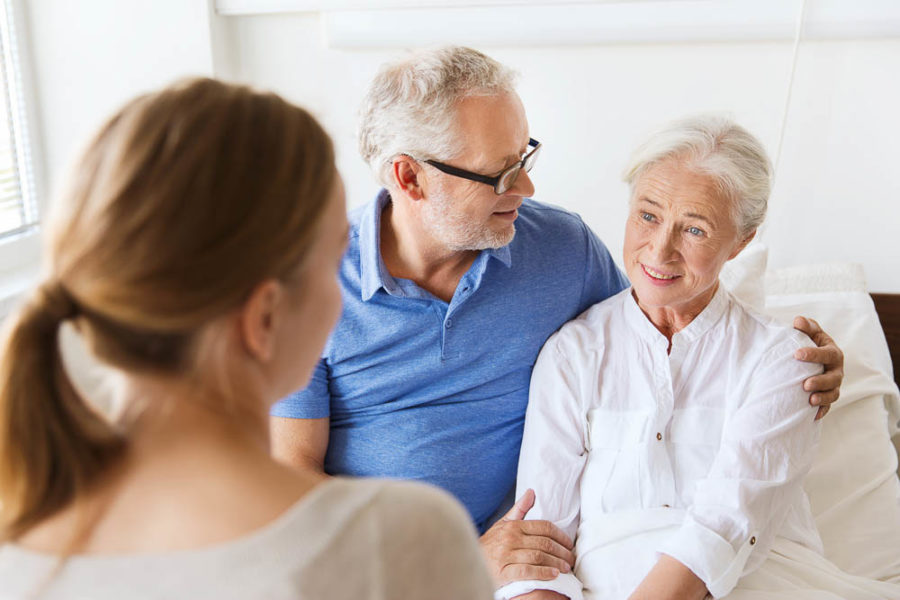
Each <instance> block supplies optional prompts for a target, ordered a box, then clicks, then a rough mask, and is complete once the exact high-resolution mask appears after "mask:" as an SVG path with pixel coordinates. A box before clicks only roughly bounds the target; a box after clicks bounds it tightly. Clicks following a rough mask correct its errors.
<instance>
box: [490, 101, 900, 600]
mask: <svg viewBox="0 0 900 600" xmlns="http://www.w3.org/2000/svg"><path fill="white" fill-rule="evenodd" d="M770 173H771V169H770V163H769V160H768V158H767V156H766V154H765V151H764V150H763V148H762V146H761V145H760V143H759V142H758V141H757V140H756V139H755V138H754V137H753V136H752V135H750V134H749V133H747V132H746V131H745V130H744V129H742V128H741V127H739V126H737V125H735V124H733V123H731V122H730V121H728V120H725V119H721V118H716V117H699V118H694V119H689V120H685V121H682V122H678V123H676V124H674V125H672V126H670V127H669V128H667V129H665V130H663V131H662V132H660V133H658V134H657V135H655V136H654V137H652V138H651V139H650V140H649V141H648V142H647V143H646V144H644V145H643V146H642V147H640V148H639V149H638V151H637V152H636V153H635V155H634V157H633V159H632V162H631V165H630V167H629V168H628V169H627V175H626V180H627V182H628V183H629V184H630V186H631V192H632V194H631V203H630V210H629V215H628V221H627V225H626V231H625V249H624V264H625V269H626V271H627V273H628V276H629V278H630V280H631V284H632V287H631V288H630V289H626V290H624V291H623V292H621V293H619V294H618V295H616V296H613V297H612V298H609V299H607V300H606V301H604V302H601V303H599V304H597V305H595V306H593V307H592V308H590V309H589V310H587V311H586V312H585V313H584V314H582V315H581V316H580V317H579V318H578V319H576V320H574V321H572V322H570V323H568V324H566V325H565V326H564V327H563V328H562V329H561V330H560V331H559V332H558V333H557V334H556V335H554V336H553V337H551V338H550V340H549V341H548V342H547V344H546V345H545V346H544V348H543V350H542V352H541V354H540V357H539V358H538V360H537V364H536V366H535V369H534V373H533V376H532V382H531V396H530V399H529V405H528V413H527V417H526V423H525V435H524V440H523V443H522V452H521V458H520V462H519V478H518V486H519V491H520V493H521V491H522V490H526V489H529V488H530V489H533V490H534V491H535V493H536V504H535V507H534V509H533V510H532V512H531V513H530V514H529V518H532V519H548V520H550V521H553V522H554V523H555V524H556V525H557V526H559V527H560V528H561V529H562V530H563V531H565V532H566V533H567V534H568V535H569V536H571V537H576V534H577V538H576V539H577V541H576V556H577V560H576V565H575V571H574V573H568V572H562V573H560V574H559V576H558V577H556V579H554V580H552V581H520V582H516V583H513V584H510V585H508V586H506V587H505V588H502V589H501V590H500V591H499V592H498V596H504V597H506V598H512V597H523V598H561V597H569V598H572V599H580V598H582V597H585V598H603V599H605V600H607V599H608V600H614V599H619V598H629V597H630V598H645V597H647V598H649V597H652V598H654V599H656V600H659V599H663V598H680V599H685V598H698V599H699V598H703V597H704V596H705V595H706V594H707V593H709V594H711V595H712V596H714V597H716V598H719V597H723V596H728V597H729V598H739V597H740V598H746V597H753V598H757V597H761V598H771V597H773V596H772V595H771V594H770V593H769V592H778V591H787V590H791V592H790V597H791V598H796V597H802V598H834V597H840V598H886V597H894V596H892V595H894V594H897V588H895V587H894V586H890V585H888V584H882V583H880V582H871V581H866V580H861V579H859V578H853V577H850V576H847V575H845V574H843V573H841V572H839V571H838V570H837V569H836V568H835V567H834V566H833V565H831V564H830V563H828V562H827V561H826V560H825V559H824V558H823V557H822V555H821V553H822V547H821V542H820V540H819V537H818V534H817V532H816V528H815V524H814V522H813V518H812V515H811V512H810V508H809V502H808V500H807V498H806V495H805V493H804V490H803V487H802V482H803V477H804V476H805V475H806V473H807V471H808V470H809V468H810V464H811V463H812V460H813V456H814V449H815V446H816V441H817V438H818V433H819V432H818V424H817V422H816V421H815V419H814V417H815V408H813V407H810V405H809V403H808V402H807V393H806V392H804V391H803V388H802V385H801V384H802V382H803V380H804V379H805V378H806V377H808V376H810V375H812V374H813V373H814V372H816V371H819V370H820V369H821V365H814V364H809V363H803V362H799V361H797V360H795V359H794V357H793V356H794V352H795V351H796V350H797V349H798V348H800V347H803V346H807V345H809V344H810V341H809V339H807V338H806V337H805V336H804V335H802V334H800V333H798V332H796V331H793V330H791V329H788V328H785V327H783V326H781V325H778V324H776V323H774V322H772V321H771V320H770V319H768V318H766V317H764V316H761V315H759V314H757V313H754V312H753V311H752V310H750V309H748V308H747V307H746V306H744V305H742V304H741V303H740V302H739V301H738V300H736V299H735V298H734V297H733V296H732V295H731V294H730V293H728V291H726V290H725V289H723V288H722V286H720V285H719V272H720V271H721V269H722V267H723V266H724V264H725V263H726V262H727V261H728V260H730V259H732V258H734V257H735V256H737V254H738V253H740V252H741V250H742V249H743V248H744V247H745V246H746V245H747V244H748V243H749V242H750V240H752V239H753V236H754V235H755V233H756V229H757V227H758V226H759V225H760V223H761V222H762V220H763V218H764V216H765V211H766V202H767V198H768V195H769V189H770ZM749 590H753V591H752V592H751V591H749ZM797 590H803V591H797ZM815 590H828V591H822V592H817V591H815ZM757 594H761V595H757ZM779 597H781V596H779Z"/></svg>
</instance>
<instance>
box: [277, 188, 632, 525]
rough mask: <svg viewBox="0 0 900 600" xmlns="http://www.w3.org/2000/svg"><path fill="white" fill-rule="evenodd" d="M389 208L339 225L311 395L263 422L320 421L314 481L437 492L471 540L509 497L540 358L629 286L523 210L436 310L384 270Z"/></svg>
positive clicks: (591, 247) (579, 234)
mask: <svg viewBox="0 0 900 600" xmlns="http://www.w3.org/2000/svg"><path fill="white" fill-rule="evenodd" d="M388 202H390V196H389V195H388V193H387V191H386V190H382V191H381V192H380V193H379V195H378V196H377V198H376V199H375V200H374V201H373V202H371V203H370V204H368V205H366V206H364V207H362V208H360V209H358V210H356V211H354V212H353V214H351V216H350V242H349V247H348V251H347V254H346V256H345V257H344V260H343V264H342V267H341V270H340V283H341V287H342V291H343V301H344V311H343V314H342V316H341V319H340V321H339V323H338V325H337V327H336V329H335V331H334V332H333V333H332V335H331V338H330V340H329V341H328V343H327V345H326V347H325V350H324V353H323V356H322V359H321V361H320V362H319V364H318V366H317V368H316V370H315V373H314V375H313V378H312V381H311V382H310V384H309V386H308V387H307V388H306V389H304V390H302V391H300V392H297V393H295V394H294V395H292V396H290V397H288V398H286V399H284V400H282V401H281V402H279V403H278V404H276V405H275V406H274V407H273V409H272V414H273V415H275V416H278V417H293V418H301V419H316V418H322V417H330V425H331V431H330V437H329V442H328V452H327V454H326V456H325V471H326V472H328V473H331V474H344V475H356V476H379V477H396V478H402V479H416V480H419V481H425V482H428V483H431V484H434V485H438V486H440V487H442V488H444V489H445V490H447V491H449V492H450V493H452V494H454V495H455V496H456V497H457V498H458V499H459V500H460V501H461V502H462V503H463V504H464V505H465V506H466V508H468V510H469V512H470V513H471V515H472V518H473V520H474V521H475V523H476V524H477V525H478V527H479V529H480V530H482V531H483V530H484V529H485V527H486V526H487V525H488V521H489V518H490V517H491V515H493V514H494V512H495V511H496V510H497V509H498V508H499V507H500V505H501V503H502V502H503V500H504V497H505V496H506V494H507V493H508V492H509V491H510V489H511V488H512V487H513V485H514V484H515V479H516V466H517V462H518V458H519V446H520V445H521V442H522V428H523V425H524V422H525V407H526V404H527V402H528V385H529V381H530V379H531V369H532V366H533V365H534V361H535V359H536V358H537V355H538V352H539V351H540V349H541V346H543V344H544V342H545V341H546V339H547V338H548V337H549V336H550V335H551V334H552V333H553V332H554V331H556V330H557V329H558V328H559V327H560V326H561V325H562V324H563V323H565V322H566V321H569V320H571V319H573V318H574V317H576V316H577V315H578V314H580V313H581V312H582V311H584V310H585V309H587V308H588V307H590V306H591V305H593V304H595V303H597V302H599V301H601V300H603V299H605V298H608V297H609V296H612V295H614V294H616V293H618V292H619V291H621V290H622V289H624V288H625V287H626V286H627V285H628V282H627V280H626V279H625V277H624V275H622V273H621V272H620V271H619V269H618V268H617V267H616V265H615V263H614V262H613V260H612V258H611V257H610V255H609V252H608V251H607V249H606V247H605V246H604V245H603V243H602V242H601V241H600V240H599V239H598V238H597V236H596V235H594V233H593V232H591V230H590V229H588V228H587V226H586V225H585V224H584V222H582V220H581V218H580V217H578V216H577V215H575V214H573V213H570V212H568V211H565V210H563V209H560V208H556V207H553V206H548V205H546V204H541V203H538V202H535V201H533V200H525V202H524V203H523V204H522V206H521V208H520V209H519V217H518V219H516V235H515V237H514V238H513V240H512V242H510V243H509V244H508V245H507V246H504V247H502V248H498V249H492V250H483V251H482V252H481V253H480V254H479V255H478V257H477V258H476V259H475V262H474V263H473V264H472V266H471V267H470V268H469V270H468V271H467V272H466V274H465V275H464V276H463V277H462V279H461V280H460V282H459V286H458V287H457V288H456V293H455V294H454V295H453V298H452V299H451V301H450V303H449V304H448V303H447V302H444V301H443V300H440V299H438V298H436V297H435V296H433V295H432V294H430V293H429V292H427V291H425V290H423V289H422V288H420V287H418V286H417V285H416V284H415V283H413V282H412V281H410V280H407V279H400V278H395V277H392V276H391V275H390V273H388V271H387V269H386V268H385V266H384V262H383V261H382V259H381V252H380V240H379V238H380V230H381V229H380V222H381V213H382V210H383V209H384V207H385V206H386V204H387V203H388Z"/></svg>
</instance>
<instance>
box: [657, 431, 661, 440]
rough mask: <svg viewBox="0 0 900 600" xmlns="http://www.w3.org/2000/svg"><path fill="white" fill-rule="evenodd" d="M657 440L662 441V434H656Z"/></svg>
mask: <svg viewBox="0 0 900 600" xmlns="http://www.w3.org/2000/svg"><path fill="white" fill-rule="evenodd" d="M656 439H657V440H659V441H662V434H661V433H657V434H656Z"/></svg>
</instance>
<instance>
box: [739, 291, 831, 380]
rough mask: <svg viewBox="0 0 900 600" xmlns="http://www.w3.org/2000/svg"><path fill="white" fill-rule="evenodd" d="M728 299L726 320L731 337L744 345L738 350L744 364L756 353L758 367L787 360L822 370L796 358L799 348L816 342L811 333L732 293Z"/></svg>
mask: <svg viewBox="0 0 900 600" xmlns="http://www.w3.org/2000/svg"><path fill="white" fill-rule="evenodd" d="M729 301H730V306H729V314H728V321H727V323H728V325H729V327H730V329H731V330H732V333H733V334H734V335H733V336H730V339H732V340H733V343H737V344H738V345H740V346H741V347H740V348H739V349H738V352H737V353H738V354H739V355H740V356H741V357H742V359H741V360H742V362H743V363H744V364H747V363H748V362H749V359H750V357H751V356H756V357H758V361H757V362H758V366H759V367H766V366H767V365H771V364H773V363H778V362H785V363H786V364H788V365H790V366H792V367H794V368H796V369H797V370H801V371H809V372H810V373H815V372H816V371H817V370H821V365H817V364H815V363H804V362H801V361H798V360H795V359H794V358H793V355H794V352H796V351H797V350H798V349H800V348H809V347H814V346H815V343H813V341H812V340H811V339H810V338H809V336H807V335H806V334H804V333H803V332H801V331H798V330H796V329H794V328H793V327H791V326H790V325H788V324H785V323H782V322H781V321H778V320H777V319H775V318H774V317H772V316H770V315H767V314H765V313H763V312H760V311H759V310H757V309H756V308H754V307H752V306H749V305H747V304H745V303H743V302H742V301H740V300H738V299H737V298H735V297H734V296H733V295H731V294H729Z"/></svg>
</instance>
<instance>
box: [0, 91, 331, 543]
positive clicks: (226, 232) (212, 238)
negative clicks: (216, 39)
mask: <svg viewBox="0 0 900 600" xmlns="http://www.w3.org/2000/svg"><path fill="white" fill-rule="evenodd" d="M74 174H75V176H74V179H73V181H72V182H71V185H70V186H69V187H68V189H67V191H66V193H65V194H64V195H63V197H62V198H61V199H60V201H59V202H57V207H56V214H55V215H54V217H55V219H54V220H53V222H52V223H51V227H50V228H49V232H48V233H49V235H48V236H47V238H46V241H47V242H48V243H47V258H48V263H49V274H48V277H47V279H46V280H45V282H44V283H43V284H42V285H41V286H40V287H39V288H38V289H37V291H36V292H35V293H34V294H33V295H32V296H31V297H30V298H29V299H28V300H27V302H26V303H25V304H24V305H23V306H22V308H21V309H20V310H19V311H18V313H17V314H15V315H13V316H11V317H10V318H9V319H8V320H7V323H6V328H5V329H6V331H5V336H4V339H3V342H2V343H3V345H2V349H0V352H2V355H0V537H2V538H7V539H10V538H15V537H17V536H19V535H21V534H22V533H23V532H25V531H26V530H28V529H29V528H30V527H32V526H33V525H35V524H36V523H38V522H39V521H41V520H42V519H44V518H46V517H47V516H49V515H51V514H53V513H54V512H56V511H58V510H59V509H61V508H62V507H64V506H66V505H67V504H68V503H70V502H71V501H72V500H73V499H75V498H76V496H77V495H78V494H79V493H81V492H82V491H83V490H85V489H86V487H87V486H88V485H90V484H91V483H92V482H93V481H95V480H96V478H97V476H98V475H99V474H100V473H101V472H103V471H104V470H105V469H107V468H108V467H109V466H110V465H111V463H113V462H114V461H115V460H116V458H117V457H119V456H121V455H122V452H123V450H124V448H125V446H126V441H125V440H124V438H123V437H122V435H121V434H120V433H118V432H117V431H116V429H115V428H114V427H113V426H112V425H111V424H110V423H109V422H108V421H106V420H105V419H104V418H102V417H101V416H100V415H98V414H97V413H96V412H94V411H93V410H92V409H91V408H89V407H88V405H87V404H86V403H85V402H84V401H83V400H82V399H81V398H80V397H79V396H78V393H77V392H76V391H75V389H74V387H73V386H72V384H71V383H70V381H69V380H68V378H67V376H66V373H65V371H64V368H63V365H62V362H61V357H60V354H59V349H58V331H59V327H60V324H61V323H62V322H63V321H65V320H66V319H70V318H74V319H76V321H75V322H76V324H77V327H78V329H79V331H80V332H81V333H82V334H83V335H84V337H85V338H86V340H87V342H88V345H89V347H90V348H91V350H92V351H93V352H94V353H95V354H96V355H97V356H98V357H99V358H100V359H102V360H104V361H106V362H108V363H110V364H112V365H114V366H117V367H119V368H122V369H125V370H127V371H132V372H148V371H153V372H162V373H171V374H180V373H184V372H187V371H188V370H189V369H191V368H193V366H194V365H193V359H194V354H195V353H194V345H195V344H194V341H195V338H196V337H197V333H198V331H199V330H200V328H201V327H202V326H203V325H205V324H208V323H209V322H210V321H211V320H213V319H214V318H216V317H219V316H221V315H223V314H225V313H227V312H228V311H230V310H232V309H234V308H235V307H237V306H239V305H240V304H241V303H242V302H243V301H244V300H245V299H246V298H247V296H248V295H249V293H250V292H251V291H252V289H253V288H254V287H255V286H256V285H257V284H258V283H259V282H260V281H262V280H264V279H266V278H269V277H278V278H285V277H287V276H288V275H289V274H290V273H291V272H293V271H294V270H295V269H296V267H297V266H298V265H299V263H300V262H301V261H302V259H303V257H304V256H305V255H306V253H307V252H308V250H309V248H310V245H311V243H312V242H313V240H314V234H315V231H316V225H317V222H318V220H319V218H320V216H321V214H322V212H323V209H324V206H325V205H326V200H327V199H328V198H329V196H330V194H331V193H332V190H333V186H334V185H335V177H336V171H335V167H334V153H333V149H332V145H331V141H330V139H329V138H328V135H327V134H326V133H325V132H324V130H323V129H322V128H321V127H320V126H319V124H318V123H317V122H316V121H315V119H314V118H313V117H312V116H310V115H309V113H307V112H306V111H304V110H303V109H301V108H298V107H296V106H293V105H291V104H289V103H288V102H286V101H284V100H283V99H281V98H280V97H278V96H276V95H274V94H271V93H261V92H257V91H253V90H251V89H249V88H246V87H241V86H235V85H229V84H225V83H221V82H218V81H214V80H210V79H194V80H188V81H184V82H181V83H178V84H175V85H173V86H171V87H168V88H166V89H164V90H162V91H160V92H157V93H154V94H149V95H146V96H142V97H139V98H137V99H135V100H133V101H131V102H130V103H129V104H127V105H126V106H125V107H124V108H123V109H121V110H120V111H119V112H118V113H117V114H116V115H115V116H113V117H112V118H111V119H110V120H109V121H108V122H107V123H106V124H105V125H104V126H103V127H102V128H101V130H100V132H99V133H98V134H97V136H96V137H95V138H94V140H93V141H92V143H91V144H90V145H89V146H88V148H87V150H86V151H85V153H84V154H83V156H82V158H81V160H80V162H79V163H78V164H77V166H76V169H75V171H74Z"/></svg>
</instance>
